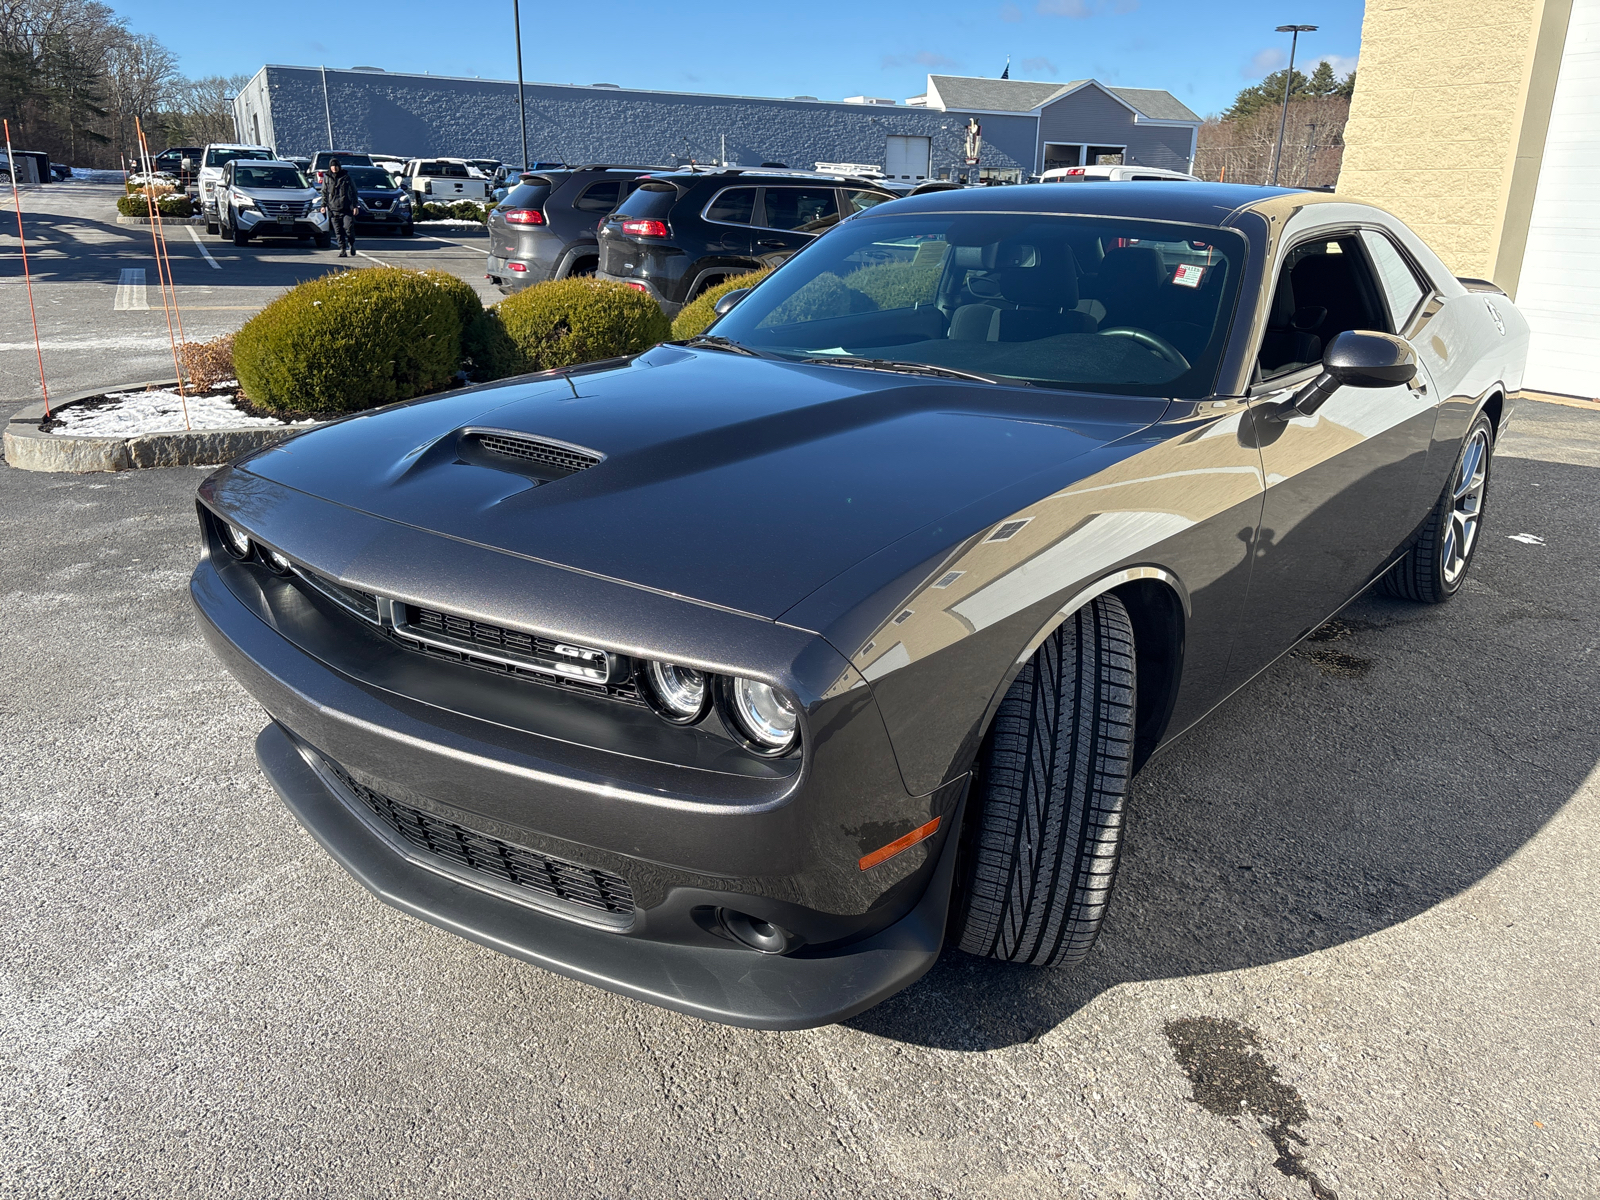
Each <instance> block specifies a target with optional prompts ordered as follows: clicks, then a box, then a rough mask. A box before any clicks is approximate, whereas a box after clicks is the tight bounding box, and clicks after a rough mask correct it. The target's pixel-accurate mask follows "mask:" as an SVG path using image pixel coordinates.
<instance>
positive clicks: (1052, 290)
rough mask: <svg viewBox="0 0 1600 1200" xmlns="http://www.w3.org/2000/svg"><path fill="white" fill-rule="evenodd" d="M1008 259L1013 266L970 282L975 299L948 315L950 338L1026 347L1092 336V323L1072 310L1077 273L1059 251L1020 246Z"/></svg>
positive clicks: (1075, 301)
mask: <svg viewBox="0 0 1600 1200" xmlns="http://www.w3.org/2000/svg"><path fill="white" fill-rule="evenodd" d="M1022 249H1027V250H1029V251H1031V252H1030V253H1026V254H1023V253H1019V252H1017V250H1013V252H1012V253H1011V254H1010V255H1009V256H1001V257H1000V261H1006V259H1007V257H1009V259H1010V261H1012V262H1013V263H1014V264H1016V265H1012V266H1007V267H1004V268H1002V269H1000V270H998V271H995V272H994V273H992V274H990V275H987V276H983V277H980V278H974V279H972V280H970V281H969V283H968V290H969V291H970V292H971V294H973V295H974V296H977V297H979V299H978V301H977V302H976V303H972V304H963V305H961V306H960V307H959V308H957V309H956V310H955V312H954V313H953V314H951V318H950V334H949V336H950V338H951V340H953V341H967V342H1031V341H1036V340H1037V339H1039V338H1044V337H1053V336H1055V335H1056V334H1062V333H1093V332H1094V331H1095V320H1094V318H1093V317H1091V316H1090V315H1089V314H1088V313H1082V312H1078V311H1077V306H1078V299H1079V295H1078V268H1077V264H1076V263H1075V262H1074V261H1073V256H1072V251H1071V250H1070V249H1068V248H1067V247H1065V246H1057V247H1052V248H1039V249H1034V248H1032V247H1026V248H1022Z"/></svg>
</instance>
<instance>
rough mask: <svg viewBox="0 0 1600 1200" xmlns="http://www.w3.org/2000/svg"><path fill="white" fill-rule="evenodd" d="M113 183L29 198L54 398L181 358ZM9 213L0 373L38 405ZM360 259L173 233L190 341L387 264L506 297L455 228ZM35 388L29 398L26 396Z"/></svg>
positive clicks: (140, 240) (28, 222)
mask: <svg viewBox="0 0 1600 1200" xmlns="http://www.w3.org/2000/svg"><path fill="white" fill-rule="evenodd" d="M121 190H122V189H121V188H120V187H117V186H114V185H109V184H92V183H78V182H72V183H63V184H55V185H52V186H48V187H41V188H34V189H31V190H27V191H25V192H24V193H23V197H22V207H23V214H24V222H25V225H24V228H25V229H26V231H27V235H28V262H29V265H30V267H31V268H32V270H33V275H34V306H35V308H36V310H37V312H38V317H39V333H40V337H41V339H42V341H43V343H44V353H45V372H46V377H47V378H48V380H49V383H50V389H51V392H52V393H53V394H55V395H61V396H64V395H67V394H68V393H71V392H74V391H82V390H86V389H88V388H92V387H99V386H101V385H106V386H110V385H113V384H119V383H127V382H129V381H132V380H146V379H162V378H166V379H170V378H171V377H172V374H173V369H172V351H171V348H170V346H169V344H168V342H167V316H166V312H165V310H164V309H163V308H162V304H161V289H160V285H159V283H158V277H157V274H156V266H155V256H154V252H153V250H152V244H151V237H150V229H149V227H148V226H138V225H118V224H116V223H115V220H116V209H115V204H116V198H117V196H119V195H120V194H121ZM5 209H6V211H4V212H3V213H0V256H3V258H4V261H5V263H6V269H5V272H4V275H3V276H0V314H3V328H4V330H5V333H4V334H3V335H0V373H3V377H4V378H5V379H7V380H9V381H11V383H10V385H9V387H8V389H7V392H6V399H7V400H12V399H15V400H18V401H21V400H24V399H27V398H29V397H30V396H31V397H32V398H35V399H37V397H38V390H37V389H38V384H39V380H38V369H37V367H36V366H35V365H34V352H33V342H32V340H31V338H30V329H29V324H28V308H27V298H26V296H25V294H24V290H23V280H22V266H21V260H20V256H19V255H18V253H17V227H16V216H15V214H14V213H13V212H12V211H11V210H10V204H9V203H7V204H6V205H5ZM365 234H366V231H365V230H362V231H361V233H360V234H358V237H357V242H356V245H357V248H358V249H359V250H360V251H361V254H362V257H359V258H357V259H355V260H354V261H353V262H352V261H351V260H350V259H341V258H339V257H338V250H336V249H332V250H318V249H316V248H315V245H314V244H313V243H311V242H296V241H289V240H281V239H272V240H269V241H265V242H262V241H256V242H251V243H250V245H248V246H235V245H233V243H232V242H227V241H223V240H222V239H221V238H219V237H217V236H215V235H214V234H207V233H206V231H205V226H203V225H187V224H183V223H177V224H170V223H169V224H168V225H167V226H166V235H167V251H168V258H169V261H170V262H171V263H172V278H173V282H174V283H175V284H176V285H177V293H178V306H179V312H180V315H181V317H182V320H183V329H184V333H185V334H186V335H187V337H188V339H189V340H190V341H204V340H206V339H209V338H213V337H216V336H217V335H218V334H222V333H227V332H229V331H231V330H234V329H237V328H239V326H240V325H242V324H244V322H245V321H247V320H248V319H249V318H250V316H251V315H252V314H253V313H255V312H258V311H260V309H261V308H262V306H263V305H265V304H267V303H268V302H270V301H271V300H272V299H273V298H274V297H275V296H277V295H279V294H280V293H282V291H283V290H284V289H285V288H287V287H292V286H293V285H294V284H296V283H299V282H301V281H302V280H305V279H310V278H313V277H315V276H317V275H320V274H323V273H324V272H327V271H332V270H339V269H344V268H346V267H351V266H357V267H362V266H370V265H372V264H374V263H385V264H392V265H399V266H407V267H416V268H419V269H431V270H441V271H450V272H452V273H453V274H456V275H459V276H461V278H463V279H465V280H467V281H468V282H470V283H472V284H474V285H476V286H477V287H478V291H479V294H480V296H481V297H482V298H483V300H484V302H485V303H492V302H493V301H495V300H498V299H499V298H500V296H499V293H498V292H496V291H495V290H494V289H493V288H492V287H489V286H488V285H487V283H486V281H485V280H484V277H483V262H484V251H483V246H484V238H483V236H482V235H481V234H474V233H473V232H472V231H470V230H467V231H461V230H450V231H448V232H444V233H441V234H438V235H426V234H423V233H420V232H419V233H418V234H417V236H415V237H410V238H402V237H386V238H384V237H369V236H365ZM30 384H31V386H32V388H33V389H34V390H33V391H32V392H31V393H30V392H24V391H19V390H18V389H19V388H27V387H29V386H30Z"/></svg>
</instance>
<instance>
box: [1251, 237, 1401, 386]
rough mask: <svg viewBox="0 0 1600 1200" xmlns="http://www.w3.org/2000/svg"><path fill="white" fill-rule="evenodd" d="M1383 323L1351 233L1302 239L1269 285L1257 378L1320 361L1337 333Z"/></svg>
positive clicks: (1380, 326)
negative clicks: (1268, 306)
mask: <svg viewBox="0 0 1600 1200" xmlns="http://www.w3.org/2000/svg"><path fill="white" fill-rule="evenodd" d="M1387 324H1388V322H1387V321H1386V320H1385V318H1384V315H1383V306H1382V302H1381V300H1380V299H1379V295H1378V289H1377V285H1376V284H1375V283H1374V282H1373V279H1372V272H1371V270H1370V269H1369V268H1368V267H1367V260H1366V256H1365V255H1364V254H1362V252H1361V245H1360V242H1359V240H1358V239H1357V237H1356V235H1355V234H1353V233H1349V234H1340V235H1337V236H1334V237H1318V238H1314V239H1312V240H1311V241H1307V242H1301V243H1300V244H1299V245H1298V246H1295V247H1294V248H1293V249H1292V250H1290V251H1289V253H1288V254H1287V255H1286V256H1285V258H1284V261H1283V266H1282V267H1281V268H1280V270H1279V273H1278V283H1277V286H1276V287H1275V288H1274V289H1273V293H1272V310H1271V312H1270V313H1269V314H1268V316H1267V331H1266V335H1265V336H1264V337H1263V338H1262V340H1261V353H1260V356H1259V359H1258V362H1259V365H1260V368H1261V378H1262V379H1271V378H1273V377H1274V376H1278V375H1286V374H1288V373H1289V372H1291V371H1298V370H1300V369H1301V368H1302V367H1308V366H1311V365H1312V364H1314V363H1319V362H1321V361H1322V352H1323V349H1324V348H1325V347H1326V346H1327V345H1328V343H1329V342H1331V341H1333V339H1334V338H1336V337H1338V336H1339V334H1341V333H1345V332H1347V331H1349V330H1352V329H1383V328H1384V327H1385V326H1386V325H1387Z"/></svg>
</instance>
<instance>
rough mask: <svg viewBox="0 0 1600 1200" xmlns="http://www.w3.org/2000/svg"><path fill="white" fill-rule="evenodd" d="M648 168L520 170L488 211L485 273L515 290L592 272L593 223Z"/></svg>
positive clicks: (595, 262)
mask: <svg viewBox="0 0 1600 1200" xmlns="http://www.w3.org/2000/svg"><path fill="white" fill-rule="evenodd" d="M649 170H650V168H648V167H612V166H587V167H573V168H570V169H567V168H564V169H562V170H558V171H539V172H537V173H530V174H524V175H523V176H522V177H521V182H520V183H518V184H517V186H516V187H514V188H512V189H511V191H510V192H508V193H507V194H506V198H505V199H504V200H502V201H500V203H499V204H498V205H496V206H495V208H494V209H492V210H491V211H490V213H489V220H488V226H489V261H488V264H487V267H486V270H485V274H486V276H487V277H488V278H489V279H490V280H492V281H493V282H494V283H495V284H496V285H497V286H499V288H500V289H501V290H502V291H505V292H515V291H520V290H521V289H522V288H525V287H527V286H528V285H529V284H533V283H543V282H544V281H545V280H547V279H566V278H567V277H568V276H570V275H593V274H594V273H595V270H596V269H597V268H598V266H599V261H600V250H599V244H598V237H599V232H598V229H597V226H598V225H599V223H600V222H601V221H603V220H604V219H605V217H606V214H608V213H609V212H610V211H611V210H612V209H614V208H616V206H617V205H618V204H619V203H621V202H622V200H624V199H625V198H626V197H627V196H628V194H629V193H630V192H631V191H633V189H634V188H635V187H636V186H638V182H639V179H640V178H641V177H642V176H643V175H645V174H646V173H647V172H648V171H649Z"/></svg>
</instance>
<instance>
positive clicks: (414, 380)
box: [233, 267, 461, 412]
mask: <svg viewBox="0 0 1600 1200" xmlns="http://www.w3.org/2000/svg"><path fill="white" fill-rule="evenodd" d="M460 312H461V305H460V300H459V297H458V296H457V295H455V294H454V293H453V292H452V290H451V289H448V288H445V287H443V286H440V285H439V284H437V283H435V282H434V281H433V280H432V279H430V278H428V277H427V276H426V275H424V274H423V273H422V272H420V271H406V270H402V269H401V268H399V267H371V268H368V269H366V270H361V271H339V272H336V273H334V274H331V275H324V276H322V277H321V278H320V279H312V280H309V281H308V282H306V283H302V284H300V285H298V286H297V287H293V288H290V289H289V291H287V292H286V293H284V294H283V295H282V296H280V297H278V299H276V300H274V301H273V302H272V303H271V304H269V305H267V307H266V308H264V309H262V310H261V311H260V312H259V313H257V314H256V315H255V316H254V317H252V318H251V319H250V320H248V321H246V322H245V324H244V327H243V328H241V329H240V330H239V332H238V334H237V335H236V336H235V338H234V344H233V363H234V367H235V369H236V370H237V372H238V377H239V383H240V384H241V385H242V386H243V388H244V394H245V396H246V397H247V398H248V399H249V400H250V401H251V402H252V403H253V404H257V405H260V406H261V407H263V408H269V409H276V410H281V411H287V412H357V411H359V410H361V409H364V408H372V407H374V406H376V405H379V404H391V403H394V402H395V401H398V400H409V399H411V398H412V397H414V396H422V395H426V394H427V393H429V392H435V391H438V390H439V389H441V388H443V387H444V386H445V385H447V384H448V383H449V382H450V381H451V380H452V379H453V378H454V377H455V374H456V371H457V369H458V367H459V365H460V363H461V316H460Z"/></svg>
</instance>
